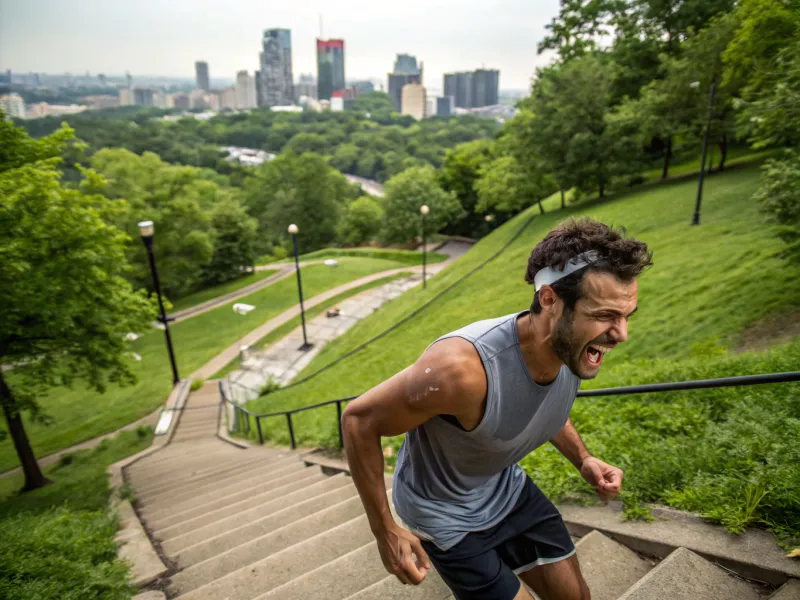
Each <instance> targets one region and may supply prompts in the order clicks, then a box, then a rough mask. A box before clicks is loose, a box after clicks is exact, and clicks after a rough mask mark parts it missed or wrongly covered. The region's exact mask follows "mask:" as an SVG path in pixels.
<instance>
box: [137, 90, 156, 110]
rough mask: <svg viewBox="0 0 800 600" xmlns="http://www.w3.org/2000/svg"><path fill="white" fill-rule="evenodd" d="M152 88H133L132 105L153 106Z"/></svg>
mask: <svg viewBox="0 0 800 600" xmlns="http://www.w3.org/2000/svg"><path fill="white" fill-rule="evenodd" d="M154 91H155V90H153V89H152V88H138V87H137V88H133V103H134V104H135V105H136V106H153V92H154Z"/></svg>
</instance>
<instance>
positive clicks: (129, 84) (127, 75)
mask: <svg viewBox="0 0 800 600" xmlns="http://www.w3.org/2000/svg"><path fill="white" fill-rule="evenodd" d="M125 87H126V88H128V89H129V90H132V89H133V77H131V74H130V73H129V72H128V71H125Z"/></svg>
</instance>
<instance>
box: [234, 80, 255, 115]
mask: <svg viewBox="0 0 800 600" xmlns="http://www.w3.org/2000/svg"><path fill="white" fill-rule="evenodd" d="M256 106H257V104H256V82H255V79H253V78H252V77H250V75H248V74H247V71H239V72H238V73H236V108H255V107H256Z"/></svg>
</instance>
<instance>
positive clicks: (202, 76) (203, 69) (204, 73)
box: [194, 60, 211, 92]
mask: <svg viewBox="0 0 800 600" xmlns="http://www.w3.org/2000/svg"><path fill="white" fill-rule="evenodd" d="M194 77H195V81H196V82H197V83H196V85H197V89H198V90H203V91H204V92H207V91H209V90H210V89H211V82H210V81H209V77H208V63H207V62H205V61H201V60H199V61H197V62H196V63H194Z"/></svg>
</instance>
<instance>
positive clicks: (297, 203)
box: [245, 153, 352, 252]
mask: <svg viewBox="0 0 800 600" xmlns="http://www.w3.org/2000/svg"><path fill="white" fill-rule="evenodd" d="M245 192H246V196H247V207H248V210H249V212H250V214H251V215H253V216H254V217H255V218H256V219H257V220H258V228H259V229H258V237H259V241H260V243H264V244H267V243H281V242H283V241H285V240H286V228H287V227H288V226H289V225H290V224H291V223H295V224H296V225H297V226H298V227H299V228H300V232H301V233H300V240H301V241H302V245H303V251H304V252H309V251H312V250H317V249H319V248H323V247H325V246H327V245H328V244H330V243H332V242H333V241H334V239H335V237H336V227H337V223H338V220H339V213H340V211H341V210H342V208H343V207H344V203H345V201H346V200H347V199H348V198H349V197H350V195H351V193H352V188H351V186H350V185H349V184H348V182H347V180H346V179H345V178H344V176H343V175H342V174H341V173H339V172H338V171H336V170H335V169H333V168H332V167H330V166H329V165H328V163H327V162H325V159H324V158H322V157H321V156H319V155H317V154H311V153H306V154H292V153H282V154H280V155H278V156H277V157H276V158H275V159H273V160H271V161H269V162H266V163H264V164H263V165H261V166H260V167H258V168H257V169H256V170H255V172H254V174H253V176H251V177H249V178H248V179H247V181H246V182H245Z"/></svg>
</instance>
